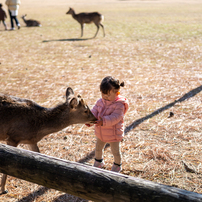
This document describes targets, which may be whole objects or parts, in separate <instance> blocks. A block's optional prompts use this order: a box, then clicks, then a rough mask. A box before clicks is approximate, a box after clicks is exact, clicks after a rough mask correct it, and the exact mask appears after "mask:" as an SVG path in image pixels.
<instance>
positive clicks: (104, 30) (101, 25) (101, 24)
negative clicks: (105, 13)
mask: <svg viewBox="0 0 202 202" xmlns="http://www.w3.org/2000/svg"><path fill="white" fill-rule="evenodd" d="M100 26H101V27H102V29H103V36H104V37H105V28H104V26H103V25H102V24H101V23H100Z"/></svg>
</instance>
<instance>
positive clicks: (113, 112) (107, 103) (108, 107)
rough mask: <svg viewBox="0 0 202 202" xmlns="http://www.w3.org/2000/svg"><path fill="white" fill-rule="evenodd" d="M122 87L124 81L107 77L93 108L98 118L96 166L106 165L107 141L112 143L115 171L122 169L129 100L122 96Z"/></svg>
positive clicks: (96, 126)
mask: <svg viewBox="0 0 202 202" xmlns="http://www.w3.org/2000/svg"><path fill="white" fill-rule="evenodd" d="M120 87H124V82H122V83H119V80H117V79H115V78H113V77H111V76H107V77H105V78H104V79H103V80H102V82H101V84H100V91H101V96H102V98H100V99H99V100H98V101H97V102H96V104H95V106H94V107H93V109H92V113H93V114H94V116H95V117H96V118H97V119H98V121H97V122H96V125H95V135H96V137H97V142H96V148H95V162H94V167H98V168H102V167H103V166H104V161H103V149H104V146H105V144H106V143H110V147H111V152H112V154H113V156H114V164H113V166H112V169H111V170H112V171H114V172H120V171H121V170H122V167H121V151H120V142H121V140H122V139H123V136H124V122H123V118H124V115H125V113H126V112H127V110H128V100H127V99H126V98H124V97H123V96H120V92H119V90H120Z"/></svg>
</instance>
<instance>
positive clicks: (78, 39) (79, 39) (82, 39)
mask: <svg viewBox="0 0 202 202" xmlns="http://www.w3.org/2000/svg"><path fill="white" fill-rule="evenodd" d="M91 39H93V38H71V39H51V40H43V41H42V42H43V43H46V42H53V41H87V40H91Z"/></svg>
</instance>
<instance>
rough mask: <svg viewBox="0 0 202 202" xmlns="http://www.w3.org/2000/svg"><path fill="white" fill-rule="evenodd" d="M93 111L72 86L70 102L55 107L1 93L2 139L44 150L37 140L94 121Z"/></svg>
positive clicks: (3, 191) (0, 131)
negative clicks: (75, 94)
mask: <svg viewBox="0 0 202 202" xmlns="http://www.w3.org/2000/svg"><path fill="white" fill-rule="evenodd" d="M96 120H97V119H96V118H95V117H94V115H93V114H92V113H91V111H90V109H89V107H88V105H87V104H86V102H85V101H84V100H83V99H82V98H81V96H80V95H78V96H77V97H76V96H74V91H73V90H72V88H70V87H69V88H67V90H66V101H65V102H64V103H62V104H59V105H57V106H56V107H53V108H45V107H41V106H39V105H38V104H37V103H35V102H33V101H31V100H28V99H21V98H17V97H13V96H8V95H4V94H0V140H2V141H6V142H7V144H8V145H11V146H14V147H17V146H18V144H20V143H22V144H28V145H29V146H30V149H31V150H32V151H35V152H40V151H39V148H38V146H37V143H38V142H39V141H40V140H41V139H42V138H43V137H44V136H46V135H48V134H50V133H54V132H57V131H59V130H62V129H63V128H66V127H67V126H69V125H72V124H78V123H82V124H84V123H88V124H89V123H94V122H95V121H96ZM6 178H7V175H6V174H3V176H2V180H1V192H0V195H1V194H4V193H7V191H5V184H6Z"/></svg>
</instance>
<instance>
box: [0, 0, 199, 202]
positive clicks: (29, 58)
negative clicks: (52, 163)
mask: <svg viewBox="0 0 202 202" xmlns="http://www.w3.org/2000/svg"><path fill="white" fill-rule="evenodd" d="M3 7H4V8H5V9H7V8H6V6H5V4H4V3H3ZM69 7H73V8H74V9H75V11H76V13H79V12H93V11H99V12H100V13H102V14H103V15H104V17H105V20H104V22H103V25H104V26H105V32H106V36H105V37H103V33H102V29H100V31H99V33H98V36H97V37H96V38H95V39H92V36H93V35H94V34H95V32H96V28H95V26H94V25H93V24H91V25H85V28H84V36H83V38H80V25H79V24H78V23H77V22H76V21H75V20H74V19H73V18H72V17H71V16H70V15H66V14H65V13H66V12H67V11H68V9H69ZM23 14H27V19H29V18H32V19H37V20H40V21H41V23H42V27H34V28H27V27H25V24H24V22H23V21H22V19H21V18H20V17H21V16H22V15H23ZM18 18H19V21H20V23H21V29H20V30H17V29H16V30H15V31H4V27H3V25H2V24H0V56H1V57H0V79H1V82H0V89H1V92H0V93H7V94H10V95H14V96H18V97H22V98H28V99H31V100H34V101H35V102H37V103H38V104H40V105H41V106H44V107H53V106H55V105H57V104H58V103H60V102H63V101H64V99H65V90H66V88H67V87H68V86H71V87H72V88H73V89H74V91H75V93H76V94H81V95H82V97H83V98H84V99H85V100H86V101H87V103H88V105H89V107H90V108H92V107H93V105H94V104H95V102H96V100H98V99H99V98H100V92H99V84H100V82H101V80H102V78H104V77H105V76H108V75H112V76H114V77H116V78H118V79H119V80H120V81H124V82H125V84H126V85H125V87H124V88H122V89H121V94H122V95H124V96H125V97H127V98H128V99H129V102H130V108H129V111H128V113H127V114H126V116H125V126H126V134H125V137H124V140H123V141H122V156H123V170H122V172H121V173H122V174H125V175H130V176H134V177H138V178H142V179H146V180H151V181H153V182H157V183H161V184H166V185H170V186H174V187H178V188H181V189H185V190H188V191H193V192H197V193H200V194H202V185H201V184H202V174H201V172H202V158H201V148H202V133H201V131H202V119H201V118H202V113H201V112H202V103H201V102H202V92H201V91H202V48H201V47H202V23H201V21H202V2H201V1H200V0H193V1H192V0H184V1H183V0H177V1H176V0H175V1H174V0H172V1H171V0H169V1H168V0H166V1H164V0H159V1H158V0H153V1H149V0H148V1H144V0H142V1H135V0H134V1H132V0H131V1H130V0H128V1H124V0H122V1H121V0H120V1H118V0H96V1H95V0H89V1H87V2H85V3H84V1H82V0H74V1H69V0H57V1H53V0H44V1H39V0H35V1H31V0H26V1H22V4H21V6H20V10H19V16H18ZM6 23H7V24H8V26H9V27H10V22H9V19H7V20H6ZM171 112H172V113H173V114H174V116H172V117H170V113H171ZM1 143H5V142H4V141H1ZM38 145H39V148H40V150H41V153H43V154H46V155H50V156H54V157H57V158H62V159H66V160H70V161H74V162H82V163H85V164H88V165H92V164H93V162H94V159H93V156H92V157H91V158H88V159H87V158H86V156H88V155H89V154H91V152H93V151H94V148H95V136H94V130H93V127H91V128H88V127H86V126H85V125H73V126H69V127H67V128H65V129H63V130H62V131H59V132H58V133H54V134H50V135H49V136H47V137H45V138H43V139H42V140H41V141H40V142H39V144H38ZM19 148H25V149H28V147H27V146H26V145H25V146H24V145H19ZM104 159H105V164H106V165H105V168H104V169H107V170H110V169H111V166H112V163H113V156H112V154H111V151H110V148H107V149H105V153H104ZM183 162H184V163H185V164H184V163H183ZM185 165H187V166H188V167H189V168H190V169H191V170H192V171H193V172H188V171H189V170H188V169H186V167H185ZM1 176H2V175H1V174H0V177H1ZM7 189H8V191H9V192H8V194H6V195H1V196H0V201H5V202H27V201H29V202H31V201H32V202H42V201H43V202H64V201H68V202H69V201H72V202H76V201H78V202H79V201H88V200H85V199H80V198H78V197H75V196H71V195H69V194H67V193H63V192H60V191H57V190H53V189H48V188H45V187H42V186H40V185H37V184H34V183H30V182H27V181H24V180H20V179H17V178H14V177H11V176H9V177H8V180H7Z"/></svg>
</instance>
